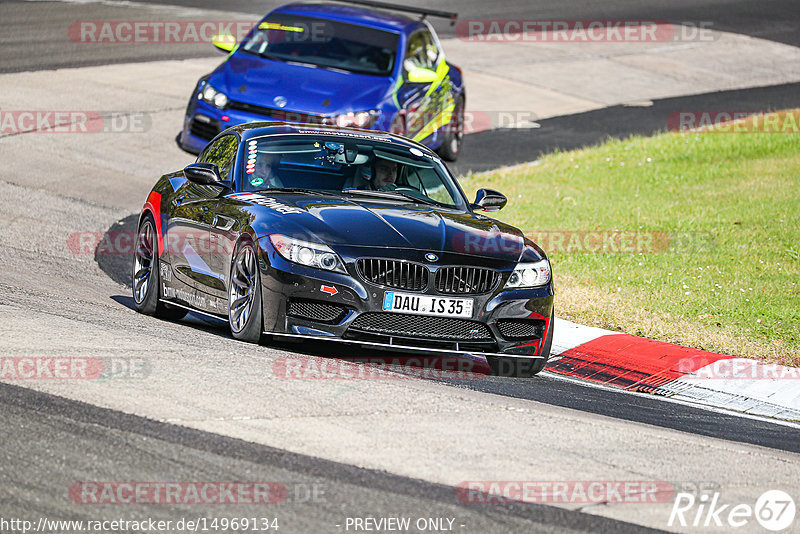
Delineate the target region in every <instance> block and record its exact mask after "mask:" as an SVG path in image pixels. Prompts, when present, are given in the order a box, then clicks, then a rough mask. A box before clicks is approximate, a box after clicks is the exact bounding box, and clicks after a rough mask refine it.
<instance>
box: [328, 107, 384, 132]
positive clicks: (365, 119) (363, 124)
mask: <svg viewBox="0 0 800 534" xmlns="http://www.w3.org/2000/svg"><path fill="white" fill-rule="evenodd" d="M377 118H378V112H377V111H374V110H373V111H358V112H353V111H351V112H349V113H343V114H341V115H337V116H336V126H339V127H340V128H350V127H354V128H369V127H370V126H372V125H373V124H375V120H376V119H377Z"/></svg>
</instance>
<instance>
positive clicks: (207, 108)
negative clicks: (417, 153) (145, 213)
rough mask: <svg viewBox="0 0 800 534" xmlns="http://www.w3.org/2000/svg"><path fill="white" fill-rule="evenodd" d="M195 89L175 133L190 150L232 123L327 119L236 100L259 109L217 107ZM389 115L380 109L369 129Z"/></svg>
mask: <svg viewBox="0 0 800 534" xmlns="http://www.w3.org/2000/svg"><path fill="white" fill-rule="evenodd" d="M196 93H197V91H195V93H193V96H192V101H191V102H189V106H188V107H187V109H186V115H185V117H184V120H183V129H182V130H181V133H180V134H179V136H178V144H179V145H180V147H181V148H182V149H183V150H186V151H187V152H191V153H193V154H199V153H200V151H201V150H203V148H205V146H206V145H207V144H208V142H209V141H211V140H212V139H213V138H214V137H216V135H217V134H218V133H220V132H221V131H222V130H225V129H226V128H230V127H231V126H237V125H239V124H246V123H249V122H260V121H279V122H289V123H310V124H326V123H325V120H328V118H327V117H322V116H320V115H314V114H308V113H300V112H292V111H288V110H271V109H270V108H262V107H260V106H254V105H248V104H243V103H236V105H237V106H239V107H246V108H247V109H250V110H256V111H258V112H253V111H245V110H242V109H236V108H234V107H227V108H225V109H219V108H216V107H214V106H212V105H210V104H208V103H206V102H204V101H202V100H198V99H197V97H196ZM389 115H390V114H387V113H381V115H380V117H378V119H377V121H376V122H375V123H374V124H373V125H372V126H371V127H370V128H369V129H373V130H384V129H386V130H388V128H389V126H390V125H389V124H388V123H387V119H386V117H387V116H389ZM389 122H390V121H389Z"/></svg>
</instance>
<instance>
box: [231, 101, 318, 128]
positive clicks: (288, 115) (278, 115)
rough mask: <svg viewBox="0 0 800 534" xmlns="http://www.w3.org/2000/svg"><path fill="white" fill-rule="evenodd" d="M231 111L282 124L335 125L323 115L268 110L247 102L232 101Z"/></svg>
mask: <svg viewBox="0 0 800 534" xmlns="http://www.w3.org/2000/svg"><path fill="white" fill-rule="evenodd" d="M228 108H229V109H236V110H239V111H245V112H247V113H253V114H254V115H263V116H264V117H269V118H271V119H275V120H277V121H281V122H303V123H306V124H333V120H331V119H328V118H326V117H323V116H321V115H312V114H310V113H298V112H295V111H286V110H285V109H275V108H267V107H264V106H257V105H255V104H248V103H247V102H236V101H231V102H229V103H228Z"/></svg>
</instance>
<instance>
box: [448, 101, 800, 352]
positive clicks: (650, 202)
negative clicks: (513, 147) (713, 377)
mask: <svg viewBox="0 0 800 534" xmlns="http://www.w3.org/2000/svg"><path fill="white" fill-rule="evenodd" d="M777 117H778V119H779V120H783V121H784V122H785V121H786V119H787V117H788V118H789V119H791V120H792V121H794V124H800V110H792V111H788V112H781V113H779V114H777ZM756 120H757V119H748V121H756ZM773 120H774V119H773ZM750 124H751V126H752V127H749V128H744V129H743V128H731V127H720V131H719V132H715V131H714V129H708V128H704V129H703V130H701V131H694V132H689V133H674V132H671V133H662V134H659V135H656V136H653V137H633V138H630V139H626V140H622V141H620V140H609V141H608V142H606V143H604V144H602V145H600V146H596V147H591V148H586V149H582V150H576V151H571V152H561V153H554V154H550V155H547V156H545V157H543V158H542V159H540V160H538V161H536V162H533V163H528V164H523V165H520V166H515V167H509V168H505V169H499V170H497V171H493V172H490V173H484V174H480V175H472V176H469V177H467V178H466V179H462V186H463V187H464V189H465V192H467V194H468V196H470V198H473V196H474V192H475V190H476V189H477V188H479V187H488V188H492V189H497V190H499V191H502V192H503V193H505V194H506V195H507V196H508V198H509V203H508V206H507V207H506V208H505V209H504V210H503V211H502V212H500V214H499V216H498V218H499V219H501V220H504V221H506V222H509V223H511V224H514V225H516V226H518V227H519V228H520V229H522V230H523V231H524V232H525V233H526V234H527V235H528V236H530V237H531V238H532V239H534V241H537V242H539V243H540V245H542V247H543V248H544V249H545V251H546V252H547V253H548V255H549V256H550V258H551V262H552V264H553V272H554V276H555V280H556V291H557V296H556V311H557V314H558V315H559V316H560V317H563V318H565V319H569V320H573V321H576V322H579V323H583V324H589V325H593V326H599V327H603V328H608V329H612V330H617V331H622V332H627V333H630V334H635V335H640V336H645V337H649V338H654V339H660V340H663V341H669V342H673V343H679V344H683V345H688V346H693V347H696V348H700V349H704V350H710V351H714V352H720V353H725V354H732V355H737V356H743V357H749V358H754V359H758V360H763V361H768V362H776V363H783V364H788V365H800V296H799V295H798V293H800V285H798V284H800V201H799V200H798V197H800V134H797V133H794V134H792V133H753V132H759V131H763V130H759V127H758V124H759V123H756V122H751V123H750ZM760 124H763V118H762V122H761V123H760ZM774 131H780V130H774ZM530 135H536V134H535V131H534V132H531V133H530Z"/></svg>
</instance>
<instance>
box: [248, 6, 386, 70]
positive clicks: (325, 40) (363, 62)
mask: <svg viewBox="0 0 800 534" xmlns="http://www.w3.org/2000/svg"><path fill="white" fill-rule="evenodd" d="M398 40H399V36H398V35H397V34H395V33H390V32H386V31H383V30H376V29H374V28H367V27H365V26H356V25H354V24H347V23H344V22H336V21H331V20H324V19H317V18H313V17H303V16H298V15H272V16H270V17H269V18H268V19H266V20H264V21H263V22H261V23H260V24H259V25H258V27H257V28H256V29H255V30H253V33H252V34H251V35H250V36H249V38H248V39H247V40H245V41H244V42H243V43H242V46H241V47H240V48H239V50H242V51H243V52H246V53H249V54H255V55H258V56H262V57H266V58H269V59H275V60H279V61H291V62H297V63H303V64H306V65H313V66H316V67H323V68H330V69H340V70H345V71H349V72H356V73H360V74H372V75H378V76H388V75H389V74H391V73H392V69H393V68H394V63H395V58H396V56H397V44H398Z"/></svg>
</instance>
